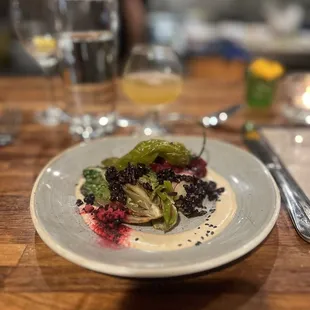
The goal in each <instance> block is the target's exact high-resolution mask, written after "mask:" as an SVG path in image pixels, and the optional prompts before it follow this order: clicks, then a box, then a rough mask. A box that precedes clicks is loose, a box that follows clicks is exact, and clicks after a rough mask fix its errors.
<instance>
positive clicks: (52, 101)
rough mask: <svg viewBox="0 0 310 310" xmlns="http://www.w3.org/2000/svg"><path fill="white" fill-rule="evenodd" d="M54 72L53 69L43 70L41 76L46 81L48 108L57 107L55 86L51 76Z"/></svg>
mask: <svg viewBox="0 0 310 310" xmlns="http://www.w3.org/2000/svg"><path fill="white" fill-rule="evenodd" d="M54 72H55V67H52V68H50V67H49V68H44V69H43V74H44V77H45V78H46V81H47V84H48V85H47V87H48V101H49V106H50V107H57V104H56V95H55V85H54V80H53V75H54Z"/></svg>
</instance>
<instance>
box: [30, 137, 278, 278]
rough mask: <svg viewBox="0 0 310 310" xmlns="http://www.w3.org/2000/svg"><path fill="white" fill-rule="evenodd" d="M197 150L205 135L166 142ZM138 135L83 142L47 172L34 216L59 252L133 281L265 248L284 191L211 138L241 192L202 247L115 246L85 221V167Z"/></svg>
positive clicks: (247, 157) (211, 152)
mask: <svg viewBox="0 0 310 310" xmlns="http://www.w3.org/2000/svg"><path fill="white" fill-rule="evenodd" d="M167 139H168V140H171V141H180V142H183V143H184V144H185V145H186V146H187V147H188V148H189V149H191V150H193V151H195V152H198V151H199V149H200V147H201V138H199V137H188V136H186V137H185V136H184V137H180V136H179V137H167ZM138 142H139V139H138V138H132V137H112V138H105V139H103V140H97V141H94V142H90V143H88V144H85V143H82V144H80V145H77V146H75V147H73V148H70V149H68V150H67V151H65V152H63V153H62V154H60V155H59V156H57V157H56V158H54V159H53V160H52V161H51V162H49V163H48V164H47V166H46V167H45V168H44V169H43V170H42V172H41V174H40V175H39V177H38V179H37V181H36V183H35V185H34V187H33V191H32V195H31V203H30V208H31V216H32V220H33V223H34V225H35V228H36V230H37V232H38V233H39V235H40V237H41V238H42V239H43V241H44V242H45V243H46V244H47V245H48V246H49V247H50V248H51V249H52V250H54V251H55V252H56V253H58V254H59V255H61V256H63V257H64V258H66V259H68V260H69V261H72V262H74V263H76V264H78V265H81V266H83V267H85V268H88V269H92V270H95V271H98V272H103V273H108V274H112V275H118V276H126V277H141V278H142V277H171V276H179V275H185V274H191V273H195V272H200V271H203V270H209V269H212V268H215V267H218V266H221V265H224V264H226V263H229V262H231V261H233V260H235V259H237V258H239V257H241V256H243V255H244V254H246V253H248V252H249V251H251V250H252V249H254V248H255V247H256V246H258V245H259V244H260V243H261V242H262V241H263V240H264V239H265V238H266V236H267V235H268V234H269V233H270V231H271V230H272V228H273V226H274V224H275V222H276V220H277V217H278V214H279V209H280V196H279V191H278V188H277V186H276V184H275V182H274V180H273V178H272V177H271V175H270V173H269V171H268V170H267V169H266V168H265V167H264V166H263V165H262V164H261V163H260V162H259V161H258V160H257V159H256V158H255V157H254V156H252V155H251V154H249V153H248V152H246V151H243V150H241V149H239V148H237V147H235V146H232V145H230V144H226V143H223V142H219V141H215V140H209V141H208V144H207V150H208V151H207V152H208V159H209V166H210V167H211V168H212V169H213V170H215V171H216V172H217V173H218V174H219V175H221V176H222V177H224V178H225V179H226V180H227V181H228V182H229V183H230V185H231V187H232V189H233V191H234V192H235V195H236V200H237V211H236V213H235V215H234V218H233V219H232V221H231V222H230V223H229V225H228V226H227V227H226V228H225V229H224V230H223V231H222V232H221V233H219V234H218V235H216V236H215V237H214V238H212V239H210V240H208V242H205V243H202V244H201V245H200V246H196V247H195V246H193V247H190V248H185V249H180V250H176V251H169V252H167V251H166V252H162V251H159V252H156V251H155V252H153V251H143V250H137V249H133V248H122V249H117V250H116V249H111V248H109V247H105V246H104V245H102V243H100V238H101V237H99V236H98V235H96V234H95V233H94V232H92V231H91V230H90V229H89V227H88V226H87V225H86V224H85V223H84V221H83V219H82V217H81V216H80V214H79V213H78V210H77V207H76V206H75V186H76V183H77V181H78V179H79V177H80V175H81V173H82V171H83V169H84V168H86V167H87V166H91V165H97V164H98V163H100V162H101V160H102V159H104V158H106V157H111V156H121V155H123V154H125V153H126V152H128V151H129V150H130V149H132V148H133V147H134V146H135V145H136V144H137V143H138Z"/></svg>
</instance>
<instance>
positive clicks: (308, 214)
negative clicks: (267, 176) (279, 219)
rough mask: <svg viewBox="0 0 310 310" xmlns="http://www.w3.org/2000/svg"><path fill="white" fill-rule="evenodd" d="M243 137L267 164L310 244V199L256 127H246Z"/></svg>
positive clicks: (303, 235) (283, 198) (303, 236)
mask: <svg viewBox="0 0 310 310" xmlns="http://www.w3.org/2000/svg"><path fill="white" fill-rule="evenodd" d="M242 135H243V140H244V142H245V144H246V146H247V147H248V148H249V149H250V151H251V152H252V153H253V154H254V155H256V156H257V157H258V158H259V159H260V160H261V161H262V162H263V163H264V164H265V166H266V167H267V168H268V170H269V171H270V173H271V174H272V176H273V177H274V179H275V181H276V183H277V185H278V187H279V189H280V193H281V197H282V201H283V203H284V205H285V206H286V208H287V211H288V213H289V215H290V218H291V220H292V222H293V224H294V226H295V229H296V231H297V233H298V234H299V235H300V236H301V238H303V239H304V240H305V241H307V242H310V200H309V198H308V197H307V196H306V194H305V193H304V192H303V190H302V189H301V188H300V186H299V185H298V184H297V183H296V181H295V180H294V178H293V177H292V176H291V174H290V173H289V172H288V170H287V169H286V168H285V166H284V164H283V163H282V162H281V160H280V158H279V157H278V156H277V155H276V153H275V152H274V151H273V149H272V148H271V147H270V145H269V144H268V142H267V141H266V139H265V138H264V137H263V135H262V134H261V133H260V132H259V130H258V129H257V128H256V127H255V126H253V125H249V124H246V125H244V126H243V130H242Z"/></svg>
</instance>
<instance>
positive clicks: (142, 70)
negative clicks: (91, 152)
mask: <svg viewBox="0 0 310 310" xmlns="http://www.w3.org/2000/svg"><path fill="white" fill-rule="evenodd" d="M182 86H183V81H182V67H181V64H180V61H179V58H178V56H177V54H176V53H175V52H174V51H173V50H172V49H171V48H170V47H168V46H162V45H144V44H139V45H136V46H135V47H134V48H133V49H132V51H131V54H130V57H129V59H128V62H127V64H126V66H125V70H124V74H123V80H122V88H123V91H124V93H125V94H126V96H127V97H128V98H129V99H130V100H131V101H132V102H133V103H135V104H136V105H137V106H138V107H141V108H143V109H145V110H147V112H148V113H147V115H146V117H145V119H144V124H143V126H142V128H139V129H138V132H137V134H143V135H146V136H151V135H154V136H157V135H162V134H164V133H165V132H166V130H165V129H164V128H163V127H162V126H161V125H160V114H159V112H160V110H161V109H162V108H163V107H164V106H165V105H167V104H170V103H172V102H174V101H175V100H176V99H177V97H178V96H179V95H180V93H181V90H182Z"/></svg>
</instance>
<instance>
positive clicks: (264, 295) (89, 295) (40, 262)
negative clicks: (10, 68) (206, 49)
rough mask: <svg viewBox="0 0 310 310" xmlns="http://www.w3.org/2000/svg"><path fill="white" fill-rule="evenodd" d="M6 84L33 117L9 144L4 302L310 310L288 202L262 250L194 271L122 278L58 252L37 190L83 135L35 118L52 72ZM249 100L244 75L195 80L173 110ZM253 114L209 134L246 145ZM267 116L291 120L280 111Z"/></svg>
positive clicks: (206, 109) (0, 249)
mask: <svg viewBox="0 0 310 310" xmlns="http://www.w3.org/2000/svg"><path fill="white" fill-rule="evenodd" d="M0 90H1V92H0V99H1V105H11V106H18V107H20V109H21V110H22V111H23V116H24V120H23V125H22V128H21V132H20V134H19V135H18V137H17V139H16V141H15V143H14V144H13V145H11V146H7V147H2V148H0V289H1V295H0V309H1V310H20V309H25V310H36V309H39V310H51V309H53V310H54V309H61V310H71V309H74V310H88V309H94V310H97V309H108V310H139V309H147V310H149V309H150V310H151V309H156V310H159V309H160V310H165V309H169V310H172V309H180V310H187V309H189V310H202V309H208V310H215V309H230V310H235V309H242V310H258V309H259V310H261V309H266V310H267V309H272V310H273V309H278V310H292V309H296V310H309V309H310V259H309V258H310V245H308V244H307V243H305V242H304V241H302V240H301V239H300V238H299V237H298V236H297V235H296V232H295V230H294V228H293V226H292V223H291V222H290V220H289V218H288V216H287V213H286V212H285V211H284V210H283V208H282V210H281V214H280V217H279V220H278V222H277V224H276V226H275V228H274V229H273V231H272V232H271V234H270V235H269V236H268V238H267V239H266V240H265V241H264V242H263V243H262V245H261V246H259V247H258V248H257V249H255V250H254V251H253V252H251V253H250V254H248V255H247V256H246V257H243V258H241V259H239V260H238V261H236V262H233V263H231V264H229V265H228V266H225V267H223V268H219V269H217V270H215V271H212V272H205V273H201V274H198V275H192V276H189V277H181V278H176V279H167V280H163V279H161V280H132V279H122V278H117V277H112V276H107V275H104V274H99V273H96V272H92V271H88V270H86V269H83V268H81V267H78V266H76V265H74V264H72V263H70V262H68V261H66V260H65V259H63V258H61V257H60V256H58V255H56V254H55V253H54V252H53V251H51V250H50V249H49V248H48V247H47V246H46V245H45V244H44V243H43V242H42V240H41V239H40V237H39V236H38V235H37V233H36V232H35V229H34V227H33V225H32V222H31V218H30V213H29V198H30V192H31V189H32V186H33V183H34V181H35V179H36V177H37V175H38V174H39V172H40V170H41V169H42V167H43V166H44V165H45V164H46V163H47V162H48V161H49V160H50V159H51V158H52V157H53V156H55V155H57V154H58V153H59V152H61V151H62V150H64V149H65V148H67V147H68V146H69V145H72V144H74V143H76V142H74V141H72V139H71V137H70V136H69V135H68V133H67V127H66V125H61V126H58V127H55V128H47V127H42V126H40V125H38V124H36V123H34V122H33V113H34V112H35V111H38V110H41V109H44V108H45V107H46V105H47V104H48V100H47V97H46V94H47V89H46V85H45V81H44V80H43V79H41V78H1V79H0ZM58 97H59V100H60V99H61V91H60V89H59V93H58ZM242 99H243V84H242V83H238V82H236V83H231V84H229V83H228V84H221V83H212V82H210V81H209V82H208V81H203V80H188V81H186V83H185V89H184V94H183V96H182V98H181V99H180V100H179V102H178V103H176V104H174V105H171V106H170V107H168V108H167V110H171V111H174V110H178V111H181V112H184V113H191V114H194V115H197V116H202V115H204V114H207V113H211V112H214V111H217V110H219V109H221V108H224V107H228V106H230V105H232V104H235V103H238V102H242ZM118 107H119V110H120V111H121V112H122V113H127V114H131V112H132V111H133V110H137V108H133V107H132V106H131V105H130V104H129V103H127V101H125V100H124V99H122V98H120V99H119V105H118ZM244 121H245V115H244V113H239V114H238V115H237V116H236V117H234V118H232V119H231V120H230V121H229V122H228V123H227V124H226V125H225V126H223V127H221V128H217V129H213V130H209V132H208V135H209V136H212V137H217V138H218V139H221V140H225V141H228V142H231V143H233V144H236V145H239V146H241V147H243V145H242V141H241V138H240V126H241V125H242V124H243V122H244ZM262 121H264V122H273V123H276V122H281V121H282V120H281V118H280V117H279V116H277V115H274V116H273V117H268V118H266V119H264V120H262ZM176 132H180V133H184V132H185V133H187V134H199V133H200V129H199V128H195V127H194V126H187V127H186V128H184V127H181V128H179V129H176ZM117 134H125V133H124V132H121V131H119V132H117Z"/></svg>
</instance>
